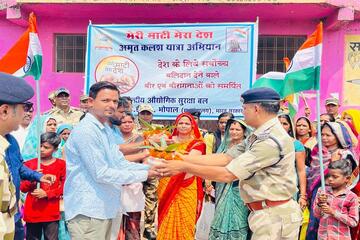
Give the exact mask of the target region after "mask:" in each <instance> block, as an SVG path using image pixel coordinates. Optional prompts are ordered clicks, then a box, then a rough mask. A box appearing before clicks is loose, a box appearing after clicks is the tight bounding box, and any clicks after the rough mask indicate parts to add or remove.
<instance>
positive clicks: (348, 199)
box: [313, 155, 359, 240]
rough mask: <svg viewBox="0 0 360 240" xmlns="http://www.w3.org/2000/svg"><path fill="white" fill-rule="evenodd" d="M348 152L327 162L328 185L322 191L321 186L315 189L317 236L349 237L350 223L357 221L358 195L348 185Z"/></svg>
mask: <svg viewBox="0 0 360 240" xmlns="http://www.w3.org/2000/svg"><path fill="white" fill-rule="evenodd" d="M350 156H351V155H348V156H347V158H345V159H342V160H338V161H334V162H331V163H330V164H329V166H328V169H329V174H328V178H327V182H328V184H329V185H330V187H329V188H327V189H326V192H325V193H323V192H322V191H321V190H319V191H318V193H317V196H316V200H315V204H314V206H313V210H314V216H315V217H316V218H319V219H320V224H319V230H318V239H343V240H351V236H350V227H355V226H357V224H358V221H359V203H358V199H357V196H356V194H355V193H353V192H351V191H350V189H349V188H348V184H349V183H350V179H351V173H352V166H351V162H350Z"/></svg>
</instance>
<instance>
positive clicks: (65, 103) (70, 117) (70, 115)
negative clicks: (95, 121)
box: [47, 88, 84, 126]
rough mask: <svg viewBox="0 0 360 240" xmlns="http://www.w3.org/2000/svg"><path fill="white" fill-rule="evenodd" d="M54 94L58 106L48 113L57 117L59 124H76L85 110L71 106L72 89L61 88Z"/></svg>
mask: <svg viewBox="0 0 360 240" xmlns="http://www.w3.org/2000/svg"><path fill="white" fill-rule="evenodd" d="M54 95H55V97H54V101H55V104H56V106H55V107H54V108H53V109H51V110H50V111H49V112H48V113H47V114H48V115H50V116H52V117H54V118H55V119H56V121H57V124H58V126H59V125H61V124H70V125H76V124H77V123H78V122H79V121H80V118H81V116H82V115H84V112H83V111H81V110H80V109H78V108H74V107H71V106H70V91H69V90H68V89H66V88H59V89H57V90H56V91H55V93H54Z"/></svg>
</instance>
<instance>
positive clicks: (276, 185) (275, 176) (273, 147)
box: [226, 117, 297, 203]
mask: <svg viewBox="0 0 360 240" xmlns="http://www.w3.org/2000/svg"><path fill="white" fill-rule="evenodd" d="M269 136H272V137H273V138H275V139H277V141H278V142H279V143H280V145H281V146H282V148H283V154H284V157H283V159H282V160H281V161H279V159H280V149H279V147H278V145H277V144H276V142H275V141H274V140H272V139H270V138H269ZM243 150H244V146H243V145H242V144H239V145H236V146H235V147H233V148H231V149H229V151H227V153H226V154H228V155H230V156H231V157H234V159H233V160H232V161H231V162H230V163H229V164H228V165H227V166H226V168H227V169H228V170H229V171H230V172H231V173H233V174H234V175H235V176H236V177H237V178H238V179H239V180H240V184H239V187H240V195H241V197H242V199H243V200H244V202H245V203H251V202H254V201H262V200H266V199H268V200H272V201H280V200H286V199H290V198H292V196H293V195H294V194H295V192H296V191H297V188H296V172H295V150H294V141H293V139H292V138H291V137H290V136H289V135H288V134H287V133H286V131H285V130H284V129H283V127H282V126H281V124H280V122H279V120H278V118H277V117H276V118H273V119H271V120H269V121H268V122H266V123H265V124H263V125H262V126H261V127H259V128H258V129H256V130H255V131H254V132H253V134H252V135H250V136H249V137H248V139H247V143H246V149H245V152H244V153H242V151H243ZM278 161H279V162H278Z"/></svg>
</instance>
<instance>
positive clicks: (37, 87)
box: [35, 80, 41, 188]
mask: <svg viewBox="0 0 360 240" xmlns="http://www.w3.org/2000/svg"><path fill="white" fill-rule="evenodd" d="M35 83H36V106H37V111H36V117H37V119H38V121H37V126H36V130H37V131H36V132H37V134H36V135H37V137H38V139H37V140H38V141H37V146H38V147H37V155H38V161H37V170H39V169H40V164H41V138H40V136H41V118H40V112H41V108H40V83H39V80H35ZM37 188H40V183H37Z"/></svg>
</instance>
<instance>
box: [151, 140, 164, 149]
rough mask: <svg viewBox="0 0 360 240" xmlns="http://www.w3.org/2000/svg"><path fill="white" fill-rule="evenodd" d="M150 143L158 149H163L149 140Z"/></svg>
mask: <svg viewBox="0 0 360 240" xmlns="http://www.w3.org/2000/svg"><path fill="white" fill-rule="evenodd" d="M149 143H150V144H151V145H153V146H154V147H155V148H156V149H161V147H160V145H159V144H157V143H156V142H154V141H153V140H151V139H149Z"/></svg>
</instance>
